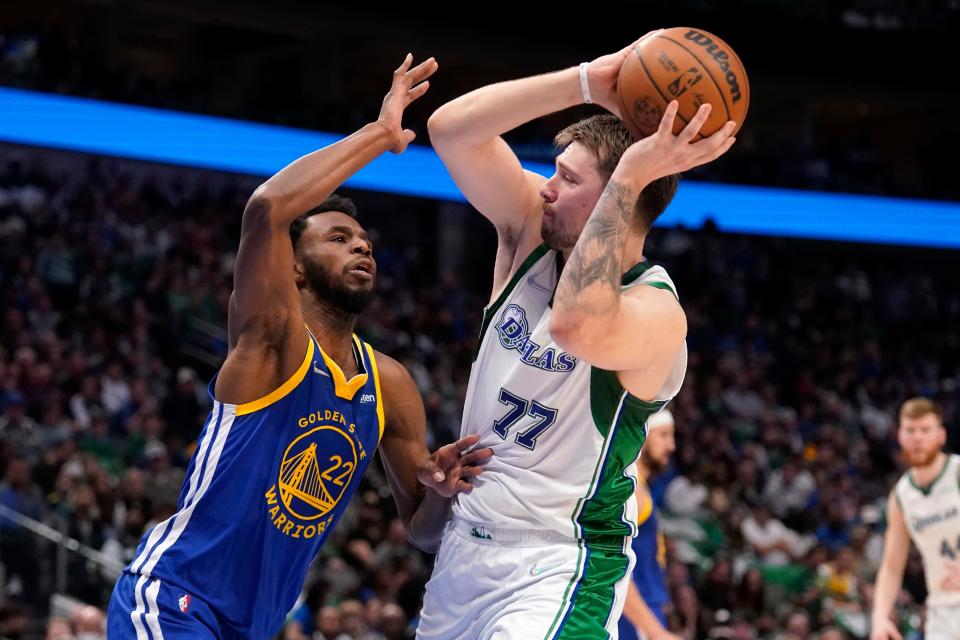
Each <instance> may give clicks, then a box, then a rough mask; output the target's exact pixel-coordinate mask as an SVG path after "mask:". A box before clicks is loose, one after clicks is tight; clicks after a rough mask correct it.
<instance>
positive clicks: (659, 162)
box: [616, 100, 736, 185]
mask: <svg viewBox="0 0 960 640" xmlns="http://www.w3.org/2000/svg"><path fill="white" fill-rule="evenodd" d="M678 108H679V104H678V103H677V101H676V100H673V101H671V102H670V104H669V105H667V109H666V111H664V113H663V119H662V120H661V121H660V127H659V128H658V129H657V131H656V133H654V134H653V135H650V136H647V137H646V138H643V139H642V140H638V141H637V142H635V143H633V144H632V145H631V146H630V147H629V148H628V149H627V150H626V151H625V152H624V154H623V157H621V158H620V164H619V165H618V166H617V169H616V174H617V179H618V180H625V179H626V180H631V179H632V180H635V181H637V182H642V183H643V185H646V184H647V183H649V182H652V181H654V180H656V179H657V178H662V177H664V176H669V175H672V174H675V173H681V172H683V171H687V170H688V169H692V168H694V167H699V166H700V165H702V164H706V163H708V162H712V161H713V160H716V159H717V158H719V157H720V156H722V155H723V154H724V153H726V152H727V151H728V150H729V149H730V147H732V146H733V143H734V142H735V141H736V138H735V137H734V136H733V130H734V129H735V128H736V123H735V122H733V121H732V120H730V121H728V122H727V123H726V124H725V125H723V126H722V127H720V129H718V130H717V131H716V132H715V133H714V134H713V135H711V136H709V137H707V138H704V139H702V140H698V141H697V142H694V139H695V138H696V137H697V134H698V133H699V132H700V127H702V126H703V123H705V122H706V121H707V118H708V117H709V116H710V110H711V108H712V107H711V106H710V104H704V105H701V107H700V108H699V109H698V110H697V113H696V115H694V116H693V118H691V119H690V122H689V123H687V126H686V127H684V128H683V130H682V131H681V132H680V133H679V134H677V135H673V121H674V119H675V118H676V116H677V109H678Z"/></svg>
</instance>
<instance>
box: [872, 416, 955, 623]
mask: <svg viewBox="0 0 960 640" xmlns="http://www.w3.org/2000/svg"><path fill="white" fill-rule="evenodd" d="M897 438H898V440H899V442H900V447H901V448H902V449H903V455H904V458H905V459H906V460H907V463H908V464H909V465H910V469H908V470H907V472H906V473H905V474H903V476H902V477H901V478H900V480H899V481H898V482H897V484H896V486H894V488H893V491H891V492H890V498H889V499H888V501H887V534H886V538H885V540H884V546H883V562H882V563H881V565H880V571H879V572H878V574H877V584H876V589H875V592H874V596H873V616H872V621H873V622H872V625H871V629H872V630H871V633H870V640H889V639H891V638H892V639H895V640H901V638H902V636H901V635H900V632H899V631H898V630H897V625H896V624H895V623H894V622H893V621H892V620H891V618H890V614H891V613H892V611H893V605H894V602H895V601H896V599H897V595H898V594H899V593H900V585H901V582H902V580H903V568H904V565H906V563H907V555H908V553H909V551H910V541H911V540H913V543H914V544H915V545H917V549H918V550H919V551H920V556H921V557H922V558H923V572H924V574H925V577H926V581H927V602H926V606H927V622H926V626H925V628H924V633H923V637H924V638H925V639H926V640H956V639H957V638H960V456H957V455H952V454H948V453H945V452H944V451H943V445H944V443H945V442H946V440H947V431H946V429H945V428H944V426H943V416H942V414H941V412H940V409H939V408H938V407H937V405H935V404H934V403H933V402H931V401H930V400H927V399H926V398H913V399H911V400H907V401H906V402H905V403H904V404H903V407H902V408H901V409H900V429H899V431H898V432H897Z"/></svg>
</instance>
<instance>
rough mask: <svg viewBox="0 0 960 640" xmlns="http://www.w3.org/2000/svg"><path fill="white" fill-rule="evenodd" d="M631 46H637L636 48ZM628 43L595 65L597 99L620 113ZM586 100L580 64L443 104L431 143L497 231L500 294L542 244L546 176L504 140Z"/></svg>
mask: <svg viewBox="0 0 960 640" xmlns="http://www.w3.org/2000/svg"><path fill="white" fill-rule="evenodd" d="M632 46H633V45H631V47H632ZM629 49H630V47H626V48H624V49H623V50H621V51H618V52H617V53H614V54H610V55H606V56H602V57H600V58H597V59H596V60H594V61H593V62H591V63H590V65H589V67H588V78H589V84H590V91H591V94H592V97H593V100H594V102H595V103H597V104H599V105H600V106H602V107H604V108H606V109H607V110H609V111H612V112H613V113H616V114H618V115H619V109H618V108H617V101H616V99H615V96H616V79H617V74H618V72H619V70H620V66H621V65H622V64H623V60H624V59H625V58H626V56H627V52H628V51H629ZM582 103H583V94H582V91H581V88H580V77H579V71H578V69H577V68H576V67H571V68H569V69H564V70H562V71H557V72H554V73H548V74H544V75H539V76H532V77H528V78H521V79H519V80H511V81H508V82H500V83H497V84H493V85H489V86H486V87H482V88H480V89H477V90H475V91H471V92H470V93H468V94H466V95H463V96H461V97H459V98H457V99H456V100H453V101H451V102H448V103H447V104H445V105H443V106H442V107H440V108H439V109H438V110H437V111H436V112H435V113H434V114H433V115H432V116H431V117H430V121H429V123H428V126H429V129H430V141H431V143H432V144H433V147H434V149H436V151H437V153H438V154H439V155H440V158H441V159H442V160H443V163H444V165H446V167H447V170H448V171H449V172H450V175H451V176H452V177H453V180H454V181H455V182H456V183H457V186H458V187H459V188H460V190H461V191H462V192H463V194H464V195H465V196H466V198H467V200H469V201H470V204H472V205H473V206H474V207H475V208H476V209H477V210H478V211H479V212H480V213H482V214H483V215H484V216H485V217H486V218H487V219H488V220H490V222H492V223H493V225H494V226H495V227H496V229H497V237H498V249H497V261H496V267H495V272H494V286H493V291H494V295H496V293H497V292H498V291H499V290H500V289H501V288H502V287H503V286H504V285H505V284H506V282H507V281H508V280H509V277H510V274H511V273H512V272H513V270H514V269H515V268H516V267H517V266H518V262H520V261H522V260H523V259H524V258H526V256H527V255H528V254H529V253H530V251H532V250H533V248H534V247H535V246H536V245H538V244H539V243H540V241H541V238H540V218H541V216H542V209H541V206H542V201H541V198H540V193H539V192H540V188H541V187H542V186H543V183H544V182H546V178H544V177H543V176H541V175H539V174H536V173H532V172H530V171H526V170H524V169H523V167H522V166H521V165H520V161H519V160H518V159H517V156H516V154H514V152H513V150H511V149H510V147H509V146H508V145H507V143H506V142H505V141H504V140H503V138H502V137H501V136H502V135H503V134H504V133H506V132H508V131H510V130H512V129H515V128H517V127H519V126H520V125H522V124H524V123H526V122H530V121H531V120H535V119H536V118H539V117H541V116H544V115H547V114H549V113H553V112H555V111H560V110H562V109H566V108H568V107H572V106H574V105H578V104H582Z"/></svg>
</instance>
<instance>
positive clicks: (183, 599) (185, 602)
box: [177, 595, 190, 613]
mask: <svg viewBox="0 0 960 640" xmlns="http://www.w3.org/2000/svg"><path fill="white" fill-rule="evenodd" d="M177 604H179V605H180V612H181V613H186V612H187V609H189V608H190V596H188V595H182V596H180V599H179V600H177Z"/></svg>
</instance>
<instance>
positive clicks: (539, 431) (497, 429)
mask: <svg viewBox="0 0 960 640" xmlns="http://www.w3.org/2000/svg"><path fill="white" fill-rule="evenodd" d="M500 403H501V404H504V405H506V406H508V407H510V410H509V411H508V412H507V415H505V416H503V417H502V418H500V419H499V420H496V421H495V422H494V423H493V431H494V433H496V434H497V435H498V436H500V437H501V438H503V439H504V440H506V439H507V433H508V432H509V431H510V429H511V428H512V427H513V425H515V424H516V423H517V421H519V420H520V418H522V417H523V416H525V415H529V416H531V417H532V418H535V419H536V420H537V422H536V424H534V425H533V426H532V427H530V428H529V429H527V430H526V431H521V432H520V433H518V434H517V437H516V441H517V444H519V445H520V446H523V447H526V448H527V449H530V450H531V451H533V448H534V447H535V446H537V438H539V437H540V436H541V435H543V432H544V431H546V430H547V429H548V428H549V427H550V425H552V424H553V423H554V422H556V420H557V410H556V409H551V408H550V407H545V406H543V405H542V404H540V403H539V402H537V401H536V400H532V401H530V400H525V399H524V398H521V397H520V396H517V395H514V394H512V393H510V392H509V391H507V390H506V389H500Z"/></svg>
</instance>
